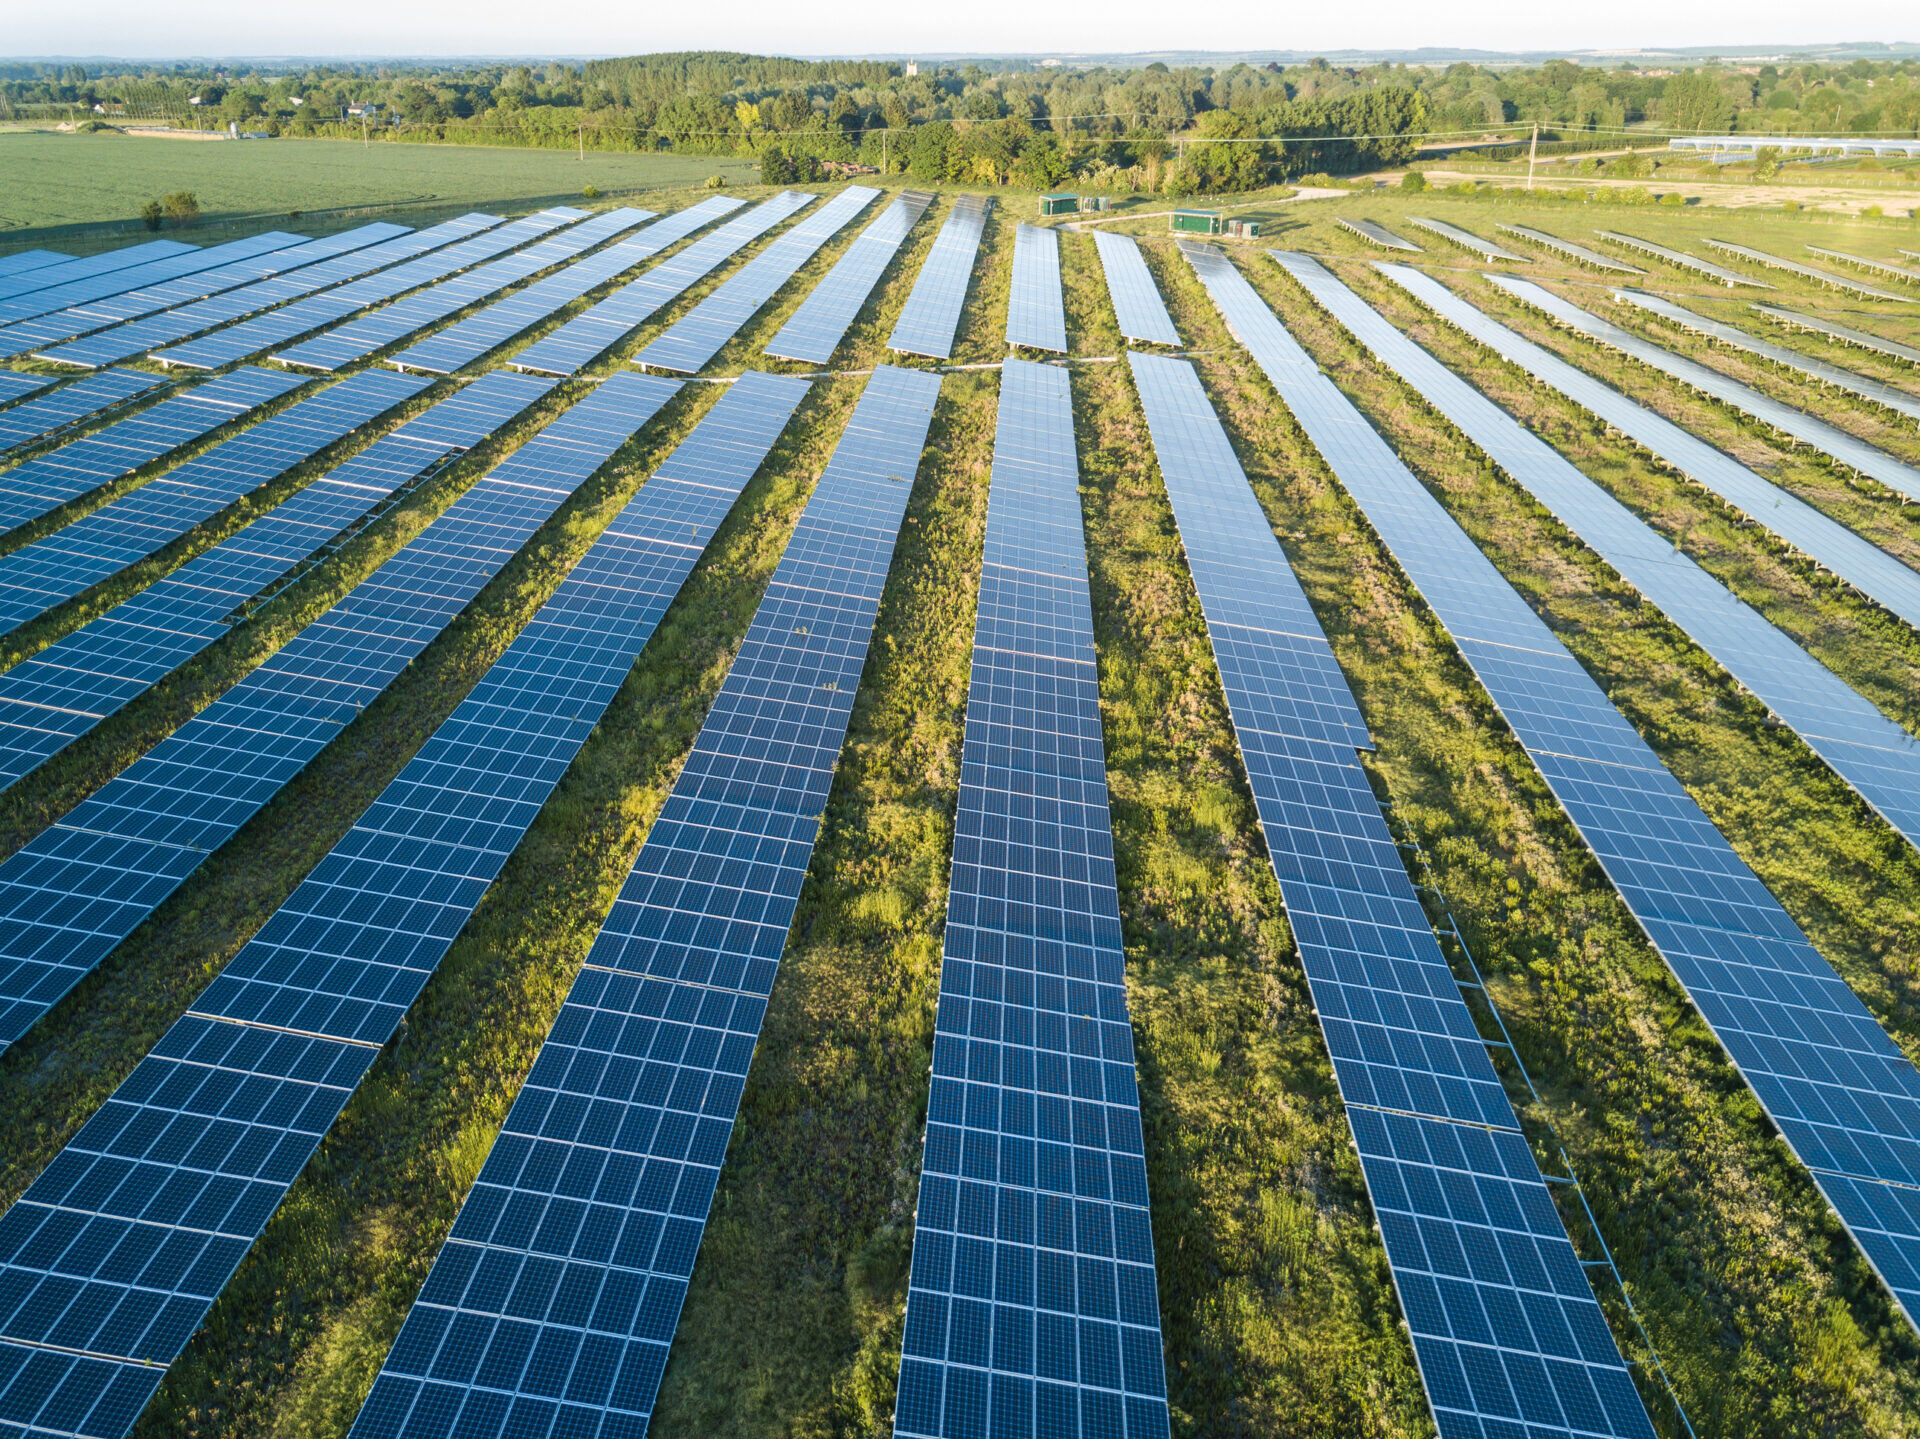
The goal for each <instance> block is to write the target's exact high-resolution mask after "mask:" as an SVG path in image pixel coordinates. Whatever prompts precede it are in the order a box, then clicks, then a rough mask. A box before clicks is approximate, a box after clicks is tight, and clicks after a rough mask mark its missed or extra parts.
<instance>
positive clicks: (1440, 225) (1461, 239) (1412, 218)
mask: <svg viewBox="0 0 1920 1439" xmlns="http://www.w3.org/2000/svg"><path fill="white" fill-rule="evenodd" d="M1407 223H1408V224H1409V225H1418V226H1419V227H1420V228H1421V229H1422V230H1426V231H1429V232H1431V233H1432V234H1435V235H1438V236H1439V237H1440V238H1441V239H1443V240H1450V241H1452V242H1453V243H1454V244H1456V245H1458V246H1459V247H1460V248H1461V249H1463V250H1471V251H1472V252H1473V253H1474V254H1476V255H1478V256H1480V257H1481V258H1482V259H1485V260H1512V261H1514V262H1516V263H1518V264H1526V263H1528V258H1527V256H1525V255H1516V254H1515V253H1514V252H1513V251H1511V250H1509V249H1508V248H1507V247H1506V246H1505V245H1496V244H1494V242H1493V241H1491V240H1483V239H1481V238H1480V237H1479V236H1478V235H1476V234H1474V233H1473V232H1472V231H1471V230H1463V229H1461V228H1460V227H1459V226H1458V225H1449V224H1448V223H1447V222H1446V221H1445V220H1425V219H1421V218H1420V217H1419V216H1417V215H1409V216H1408V217H1407Z"/></svg>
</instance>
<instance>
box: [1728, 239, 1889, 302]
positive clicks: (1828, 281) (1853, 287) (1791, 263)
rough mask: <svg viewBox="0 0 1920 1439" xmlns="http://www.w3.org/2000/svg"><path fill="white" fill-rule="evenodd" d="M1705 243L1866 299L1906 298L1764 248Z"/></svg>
mask: <svg viewBox="0 0 1920 1439" xmlns="http://www.w3.org/2000/svg"><path fill="white" fill-rule="evenodd" d="M1707 244H1709V245H1711V246H1712V247H1713V248H1714V249H1716V250H1718V251H1720V252H1721V253H1722V254H1724V255H1737V256H1738V257H1739V258H1740V259H1742V260H1751V261H1752V262H1753V263H1754V264H1756V265H1765V266H1767V267H1768V268H1770V269H1774V270H1784V271H1786V272H1787V273H1788V274H1789V275H1798V276H1799V277H1800V278H1801V279H1803V280H1815V281H1818V282H1819V283H1820V284H1822V285H1826V286H1828V287H1829V288H1831V289H1835V290H1847V291H1849V292H1851V293H1853V294H1855V295H1860V296H1862V297H1864V298H1866V299H1869V300H1899V299H1903V298H1905V297H1904V296H1901V295H1896V294H1894V293H1893V292H1892V291H1890V290H1881V289H1877V288H1875V287H1874V286H1872V285H1866V284H1862V283H1861V282H1860V281H1858V280H1856V279H1853V278H1852V277H1851V276H1848V275H1836V274H1834V273H1833V272H1832V271H1830V270H1816V269H1815V268H1814V267H1813V266H1812V265H1803V264H1801V263H1800V262H1799V261H1798V260H1786V259H1782V258H1781V257H1780V256H1778V255H1769V254H1767V253H1766V251H1764V250H1753V249H1749V248H1748V247H1747V246H1745V245H1735V244H1732V243H1731V242H1729V241H1726V240H1709V241H1707Z"/></svg>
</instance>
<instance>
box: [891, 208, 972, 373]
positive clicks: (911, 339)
mask: <svg viewBox="0 0 1920 1439" xmlns="http://www.w3.org/2000/svg"><path fill="white" fill-rule="evenodd" d="M992 208H993V201H992V200H990V199H988V198H987V197H986V196H985V195H960V196H957V197H956V198H955V199H954V202H953V208H952V209H950V210H948V211H947V219H946V223H945V224H943V225H941V227H940V233H939V234H938V235H936V236H935V237H934V240H933V249H932V251H931V252H930V253H929V254H928V255H927V262H926V264H924V265H922V266H921V267H920V274H919V276H918V277H917V278H916V279H915V280H914V282H913V293H912V294H910V295H908V296H907V303H906V306H905V308H903V309H902V310H901V311H900V318H899V319H898V320H897V321H896V322H895V323H894V327H893V334H892V335H890V336H888V338H887V348H888V349H890V350H898V351H900V352H901V353H902V354H908V355H926V356H929V357H930V358H932V359H936V360H945V359H948V358H950V357H951V356H952V354H953V337H954V334H955V332H956V331H957V330H958V329H959V328H960V310H961V307H962V306H964V305H965V304H966V302H967V285H968V283H969V282H970V281H971V279H972V278H973V261H974V257H975V256H976V255H978V254H979V253H980V236H981V234H982V233H983V232H984V231H985V229H986V227H987V211H989V210H991V209H992Z"/></svg>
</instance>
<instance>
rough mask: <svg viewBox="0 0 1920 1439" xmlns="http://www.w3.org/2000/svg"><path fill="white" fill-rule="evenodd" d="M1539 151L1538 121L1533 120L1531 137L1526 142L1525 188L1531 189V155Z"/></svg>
mask: <svg viewBox="0 0 1920 1439" xmlns="http://www.w3.org/2000/svg"><path fill="white" fill-rule="evenodd" d="M1539 152H1540V122H1539V121H1538V120H1535V121H1534V122H1533V138H1532V139H1531V140H1529V141H1528V142H1527V189H1528V191H1529V192H1531V191H1532V189H1533V157H1534V156H1535V155H1537V154H1539Z"/></svg>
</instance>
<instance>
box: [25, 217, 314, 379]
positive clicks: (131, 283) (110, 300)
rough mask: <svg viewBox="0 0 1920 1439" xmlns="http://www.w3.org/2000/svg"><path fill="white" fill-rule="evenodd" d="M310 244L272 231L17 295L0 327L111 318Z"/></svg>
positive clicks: (280, 231) (304, 240)
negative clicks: (168, 292)
mask: <svg viewBox="0 0 1920 1439" xmlns="http://www.w3.org/2000/svg"><path fill="white" fill-rule="evenodd" d="M305 243H306V237H305V236H304V235H290V234H287V233H286V232H285V231H283V230H269V231H268V232H267V233H266V234H264V235H253V236H250V237H249V238H247V239H245V240H229V241H228V242H227V243H226V244H224V245H215V246H213V247H211V248H210V249H205V250H190V251H187V252H185V253H182V254H177V255H170V256H168V257H167V258H165V259H161V260H154V261H152V262H151V263H149V264H145V265H131V266H128V267H127V268H126V269H122V270H113V271H109V272H107V273H105V274H99V275H91V276H89V277H88V278H86V279H84V280H74V281H71V282H69V283H67V284H64V285H51V286H48V287H47V288H45V289H41V290H35V291H34V292H33V293H31V294H27V295H15V296H12V297H10V298H8V299H4V300H0V325H5V326H8V327H9V328H11V327H12V326H14V325H16V324H18V323H19V322H20V321H22V320H31V319H34V318H36V317H37V316H41V315H51V314H53V313H54V312H55V311H59V310H68V309H72V308H75V307H84V308H86V309H88V310H89V311H97V312H99V313H103V314H107V315H109V316H111V312H112V311H113V310H114V309H115V308H116V305H115V301H116V300H117V299H122V298H124V297H125V296H127V295H129V294H132V293H138V292H142V291H144V290H146V289H147V288H149V287H150V286H154V285H158V284H162V283H164V282H165V281H168V280H178V279H181V278H184V277H187V276H191V275H197V274H200V273H202V272H203V271H207V270H217V269H219V268H221V267H223V266H226V265H231V264H233V263H234V262H235V261H236V260H244V259H248V258H250V257H252V256H256V255H263V254H266V253H268V252H270V251H273V250H284V249H287V248H289V247H290V246H294V245H301V244H305ZM5 353H7V354H16V353H18V351H16V350H12V349H8V350H6V351H5Z"/></svg>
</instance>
